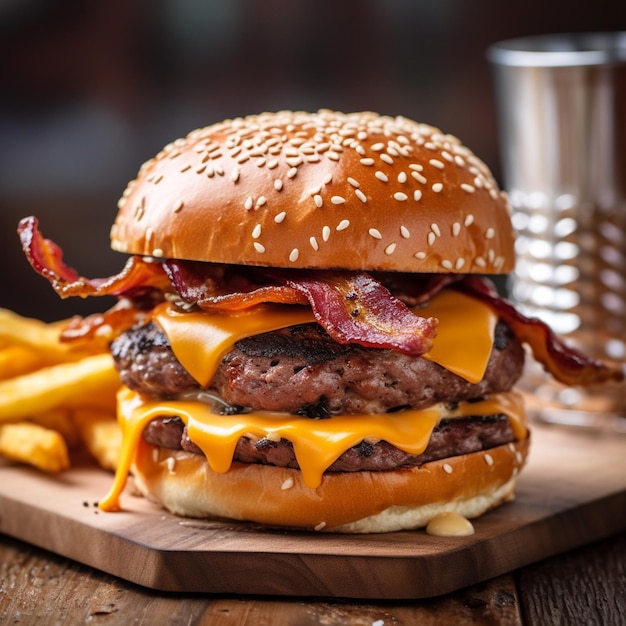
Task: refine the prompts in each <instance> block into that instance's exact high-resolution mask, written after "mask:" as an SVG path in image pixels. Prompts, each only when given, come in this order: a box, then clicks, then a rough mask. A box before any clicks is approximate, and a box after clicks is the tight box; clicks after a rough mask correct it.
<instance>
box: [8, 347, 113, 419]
mask: <svg viewBox="0 0 626 626" xmlns="http://www.w3.org/2000/svg"><path fill="white" fill-rule="evenodd" d="M119 386H120V380H119V376H118V374H117V372H116V370H115V368H114V367H113V359H112V357H111V355H110V354H97V355H94V356H88V357H86V358H84V359H81V360H79V361H71V362H68V363H61V364H58V365H52V366H50V367H45V368H43V369H40V370H37V371H36V372H32V373H30V374H25V375H23V376H18V377H16V378H11V379H9V380H4V381H1V382H0V423H2V422H7V421H16V420H19V419H22V418H27V417H31V416H33V415H36V414H37V413H41V412H43V411H48V410H50V409H54V408H57V407H59V406H69V407H77V406H80V405H81V404H83V405H84V404H87V405H89V404H90V401H91V400H94V401H96V400H97V401H100V397H112V396H113V395H114V394H115V390H116V389H117V388H118V387H119Z"/></svg>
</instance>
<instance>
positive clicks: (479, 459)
mask: <svg viewBox="0 0 626 626" xmlns="http://www.w3.org/2000/svg"><path fill="white" fill-rule="evenodd" d="M528 449H529V438H528V437H527V438H526V439H523V440H521V441H516V442H514V443H508V444H505V445H501V446H498V447H495V448H491V449H489V450H485V451H482V452H474V453H472V454H464V455H459V456H454V457H450V458H446V459H442V460H439V461H433V462H431V463H425V464H424V465H422V466H420V467H411V468H403V469H398V470H393V471H380V472H339V473H326V474H325V475H324V479H323V482H322V484H321V486H320V487H318V488H317V489H315V490H313V489H309V488H308V487H307V486H306V485H305V484H304V482H303V480H302V476H301V473H300V472H299V471H298V470H295V469H289V468H284V467H272V466H268V465H258V464H253V463H237V462H235V463H233V465H232V467H231V469H230V470H229V471H228V472H227V473H225V474H216V473H215V472H213V471H212V470H211V468H210V467H209V464H208V463H206V461H205V460H204V458H203V457H202V456H200V455H197V454H190V453H188V452H183V451H173V450H165V449H163V448H156V447H153V446H150V445H148V444H146V443H145V442H142V443H141V445H140V447H139V451H138V454H137V456H136V459H135V464H134V466H133V475H134V477H135V484H136V486H137V487H138V489H139V490H140V491H141V492H142V493H143V494H144V495H145V496H147V497H148V498H150V499H152V500H154V501H156V502H158V503H159V504H162V505H163V506H165V507H166V508H167V509H168V510H170V511H171V512H173V513H175V514H177V515H182V516H185V517H196V518H205V517H222V518H225V519H235V520H248V521H252V522H257V523H261V524H266V525H270V526H272V525H275V526H283V527H284V526H287V527H293V528H300V529H303V530H318V531H319V530H324V531H332V532H345V533H380V532H394V531H399V530H411V529H416V528H421V527H423V526H426V525H427V524H428V522H429V521H430V520H431V519H433V518H434V517H435V516H436V515H437V514H438V513H442V512H454V513H458V514H460V515H463V516H465V517H467V518H474V517H478V516H479V515H482V514H483V513H485V512H486V511H488V510H489V509H491V508H493V507H495V506H497V505H499V504H501V503H503V502H506V501H508V500H510V499H512V498H513V494H514V489H515V485H516V482H517V477H518V475H519V472H520V470H521V469H522V467H523V465H524V464H525V462H526V458H527V455H528ZM261 503H262V506H261Z"/></svg>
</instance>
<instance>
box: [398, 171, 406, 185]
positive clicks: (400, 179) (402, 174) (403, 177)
mask: <svg viewBox="0 0 626 626" xmlns="http://www.w3.org/2000/svg"><path fill="white" fill-rule="evenodd" d="M406 181H407V175H406V172H400V173H399V174H398V182H399V183H406Z"/></svg>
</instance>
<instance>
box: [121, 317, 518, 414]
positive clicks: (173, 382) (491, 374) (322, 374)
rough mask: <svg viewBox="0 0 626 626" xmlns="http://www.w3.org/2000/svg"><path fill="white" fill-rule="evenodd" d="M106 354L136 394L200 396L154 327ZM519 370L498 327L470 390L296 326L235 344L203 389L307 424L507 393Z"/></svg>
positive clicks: (511, 340)
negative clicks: (479, 376)
mask: <svg viewBox="0 0 626 626" xmlns="http://www.w3.org/2000/svg"><path fill="white" fill-rule="evenodd" d="M112 354H113V358H114V360H115V364H116V367H117V369H118V371H119V372H120V375H121V379H122V382H123V383H124V384H125V385H126V386H127V387H129V388H130V389H133V390H134V391H137V392H140V393H142V394H144V395H147V396H151V397H155V398H175V397H177V396H178V395H180V394H181V393H185V392H192V391H199V390H201V389H202V388H201V386H200V385H199V384H198V383H197V382H196V380H194V379H193V378H192V377H191V375H190V374H189V373H188V372H187V371H186V370H185V369H184V368H183V366H182V365H181V364H180V362H179V361H178V360H177V359H176V357H175V356H174V354H173V352H172V350H171V347H170V345H169V343H168V341H167V338H166V337H165V335H164V334H163V333H162V331H161V330H160V329H159V327H158V326H156V325H155V324H154V323H149V324H147V325H145V326H142V327H140V328H136V329H133V330H130V331H128V332H127V333H125V334H123V335H122V336H120V337H119V338H118V339H116V340H115V341H114V342H113V344H112ZM523 364H524V350H523V348H522V346H521V344H520V343H519V341H518V340H517V339H516V338H515V336H514V335H513V334H512V332H511V331H510V330H509V328H508V327H507V326H506V325H505V324H504V323H502V322H500V323H498V325H497V327H496V333H495V342H494V349H493V350H492V354H491V357H490V360H489V363H488V365H487V369H486V372H485V375H484V377H483V379H482V380H481V381H480V382H479V383H476V384H473V383H470V382H468V381H466V380H465V379H463V378H461V377H459V376H457V375H455V374H453V373H452V372H450V371H448V370H446V369H445V368H443V367H441V366H440V365H438V364H437V363H433V362H432V361H429V360H427V359H424V358H421V357H411V356H408V355H406V354H402V353H400V352H398V351H395V350H384V349H371V348H363V347H361V346H359V345H355V344H349V345H340V344H337V343H336V342H335V341H333V340H332V339H331V338H330V337H329V336H328V334H326V332H325V331H324V330H323V329H322V328H321V327H320V326H318V325H317V324H304V325H300V326H292V327H289V328H285V329H283V330H279V331H275V332H271V333H265V334H262V335H256V336H253V337H248V338H246V339H242V340H240V341H238V342H237V343H236V344H235V346H234V347H233V349H232V350H231V351H230V352H229V353H228V354H227V355H226V356H225V357H224V358H223V360H222V362H221V363H220V365H219V367H218V370H217V372H216V373H215V376H214V377H213V380H212V381H211V382H210V384H209V387H208V389H209V390H210V391H212V392H214V393H216V394H217V395H219V396H220V397H221V398H222V399H223V400H224V402H225V403H227V404H228V405H232V406H235V407H246V408H251V409H257V410H268V411H285V412H288V413H294V414H296V413H297V414H300V415H306V416H308V417H329V416H331V415H333V414H339V413H351V414H358V413H386V412H389V411H393V410H398V409H401V408H405V407H411V408H414V409H421V408H424V407H427V406H429V405H431V404H434V403H437V402H449V401H453V402H458V401H464V400H472V399H476V398H480V397H482V396H485V395H487V394H489V393H494V392H499V391H507V390H508V389H510V388H511V387H512V386H513V384H514V383H515V381H516V380H517V379H518V378H519V376H520V375H521V372H522V368H523Z"/></svg>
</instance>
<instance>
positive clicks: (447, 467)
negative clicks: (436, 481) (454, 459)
mask: <svg viewBox="0 0 626 626" xmlns="http://www.w3.org/2000/svg"><path fill="white" fill-rule="evenodd" d="M442 468H443V471H444V472H445V473H446V474H452V465H450V464H449V463H444V464H443V465H442Z"/></svg>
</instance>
